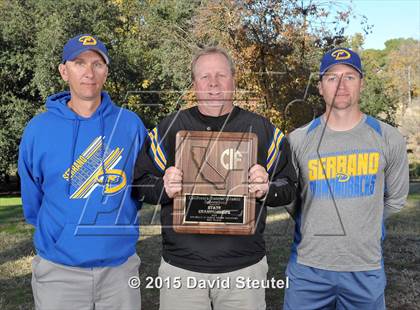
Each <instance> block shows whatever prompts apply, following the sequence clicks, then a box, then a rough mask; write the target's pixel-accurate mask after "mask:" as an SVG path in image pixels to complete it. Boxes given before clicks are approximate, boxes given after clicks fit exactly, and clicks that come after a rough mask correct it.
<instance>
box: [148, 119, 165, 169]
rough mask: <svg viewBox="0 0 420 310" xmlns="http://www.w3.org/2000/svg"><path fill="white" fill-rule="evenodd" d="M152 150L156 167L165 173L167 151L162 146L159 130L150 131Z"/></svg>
mask: <svg viewBox="0 0 420 310" xmlns="http://www.w3.org/2000/svg"><path fill="white" fill-rule="evenodd" d="M149 139H150V148H149V153H150V156H151V157H152V159H153V162H154V163H155V165H156V167H157V168H158V169H159V170H160V171H162V172H163V171H164V170H165V167H166V155H165V151H164V149H163V148H162V146H161V143H160V138H159V133H158V130H157V128H156V127H155V128H153V129H152V130H151V131H149Z"/></svg>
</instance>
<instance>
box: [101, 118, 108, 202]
mask: <svg viewBox="0 0 420 310" xmlns="http://www.w3.org/2000/svg"><path fill="white" fill-rule="evenodd" d="M99 122H100V126H101V137H102V143H101V166H102V184H103V185H104V188H103V191H102V199H101V202H102V203H103V202H104V197H105V195H104V193H105V190H106V185H107V183H108V176H107V174H106V170H105V124H104V116H103V114H102V111H100V113H99Z"/></svg>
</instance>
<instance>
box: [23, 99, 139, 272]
mask: <svg viewBox="0 0 420 310" xmlns="http://www.w3.org/2000/svg"><path fill="white" fill-rule="evenodd" d="M69 100H70V93H69V92H62V93H58V94H55V95H53V96H50V97H48V99H47V103H46V105H47V110H48V111H47V112H45V113H42V114H40V115H37V116H36V117H34V118H33V119H32V120H31V121H30V122H29V124H28V125H27V127H26V129H25V132H24V134H23V137H22V141H21V144H20V147H19V163H18V167H19V175H20V178H21V189H22V203H23V211H24V215H25V218H26V221H27V222H28V223H30V224H32V225H34V226H35V235H34V243H35V248H36V251H37V253H38V255H40V256H41V257H43V258H45V259H47V260H50V261H52V262H56V263H59V264H63V265H68V266H77V267H103V266H117V265H120V264H122V263H124V262H125V261H126V260H127V258H128V257H129V256H131V255H133V254H134V253H135V251H136V242H137V240H138V236H139V231H138V218H137V210H138V208H139V207H140V205H139V203H138V202H135V201H134V200H132V199H131V184H132V179H133V170H134V164H135V162H136V159H137V155H138V153H139V150H140V149H141V146H142V145H143V142H144V139H145V137H146V134H147V130H146V129H145V127H144V125H143V123H142V121H141V120H140V118H139V117H138V116H137V115H136V114H135V113H133V112H130V111H128V110H126V109H123V108H119V107H117V106H116V105H115V104H114V103H113V102H112V101H111V99H110V97H109V95H108V94H107V93H106V92H102V101H101V104H100V105H99V107H98V108H97V110H96V111H95V113H94V114H93V115H92V116H91V117H89V118H84V117H81V116H79V115H77V114H76V113H74V112H73V111H72V110H71V109H69V108H68V107H67V102H68V101H69ZM104 171H105V173H104Z"/></svg>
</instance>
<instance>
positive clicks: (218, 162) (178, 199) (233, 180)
mask: <svg viewBox="0 0 420 310" xmlns="http://www.w3.org/2000/svg"><path fill="white" fill-rule="evenodd" d="M257 143H258V138H257V135H256V134H254V133H248V132H247V133H242V132H215V131H179V132H178V133H177V135H176V153H175V166H176V167H177V168H178V169H180V170H181V171H182V172H183V182H182V192H181V193H180V194H179V195H177V196H175V198H174V209H173V224H174V230H175V231H176V232H178V233H191V234H225V235H250V234H253V233H254V231H255V195H254V194H252V195H251V194H250V193H249V192H248V174H249V173H248V172H249V168H250V167H251V166H253V165H254V164H256V162H257Z"/></svg>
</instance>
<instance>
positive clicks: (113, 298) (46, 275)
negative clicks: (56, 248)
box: [32, 254, 141, 310]
mask: <svg viewBox="0 0 420 310" xmlns="http://www.w3.org/2000/svg"><path fill="white" fill-rule="evenodd" d="M139 266H140V258H139V257H138V255H137V254H134V255H132V256H131V257H129V258H128V260H127V261H126V262H125V263H124V264H122V265H120V266H117V267H100V268H78V267H69V266H65V265H60V264H56V263H53V262H51V261H48V260H46V259H43V258H41V257H39V256H38V255H37V256H35V257H34V259H33V260H32V291H33V295H34V300H35V308H36V309H37V310H59V309H60V310H67V309H78V310H93V309H95V310H102V309H107V310H111V309H112V310H115V309H121V310H139V309H141V303H140V289H133V288H130V287H129V286H128V280H129V278H130V277H133V276H137V277H138V276H139V272H138V270H139Z"/></svg>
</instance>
